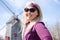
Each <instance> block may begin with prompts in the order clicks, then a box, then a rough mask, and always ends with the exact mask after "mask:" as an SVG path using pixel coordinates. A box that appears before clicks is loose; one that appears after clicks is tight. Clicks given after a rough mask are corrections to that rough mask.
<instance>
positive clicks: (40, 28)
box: [34, 23, 52, 40]
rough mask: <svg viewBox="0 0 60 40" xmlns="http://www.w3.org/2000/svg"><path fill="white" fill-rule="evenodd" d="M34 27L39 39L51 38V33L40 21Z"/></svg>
mask: <svg viewBox="0 0 60 40" xmlns="http://www.w3.org/2000/svg"><path fill="white" fill-rule="evenodd" d="M34 28H35V30H36V32H37V35H38V36H39V38H40V39H41V40H52V37H51V34H50V32H49V31H48V29H47V28H46V27H45V25H43V24H42V23H37V24H36V25H35V26H34Z"/></svg>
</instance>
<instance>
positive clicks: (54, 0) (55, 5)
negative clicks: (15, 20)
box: [0, 0, 60, 36]
mask: <svg viewBox="0 0 60 40" xmlns="http://www.w3.org/2000/svg"><path fill="white" fill-rule="evenodd" d="M2 1H3V2H4V3H5V4H6V5H7V6H8V7H9V8H10V9H11V10H12V11H13V12H14V13H15V14H16V15H19V16H18V17H19V19H20V20H21V16H22V12H23V8H24V6H25V4H26V2H28V1H31V0H28V1H27V0H2ZM33 1H35V2H37V3H38V4H39V5H40V7H41V10H42V13H43V21H44V22H45V23H47V24H48V25H51V24H54V23H55V22H56V21H60V19H59V18H60V0H39V1H38V0H33ZM11 16H12V13H11V12H10V11H9V10H8V9H7V8H6V6H5V5H4V4H3V3H2V2H1V0H0V29H1V28H2V27H4V26H5V24H6V22H7V21H8V19H9V18H10V17H11ZM4 30H5V28H4V29H3V30H0V35H3V36H4V35H5V32H4V33H3V31H4ZM2 33H3V34H2Z"/></svg>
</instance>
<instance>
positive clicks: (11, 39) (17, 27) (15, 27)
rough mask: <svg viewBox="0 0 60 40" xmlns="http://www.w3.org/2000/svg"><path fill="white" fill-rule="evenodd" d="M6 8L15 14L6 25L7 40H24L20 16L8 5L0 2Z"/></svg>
mask: <svg viewBox="0 0 60 40" xmlns="http://www.w3.org/2000/svg"><path fill="white" fill-rule="evenodd" d="M0 1H1V2H2V3H3V4H4V6H5V7H6V8H7V9H8V10H9V11H10V12H11V13H12V14H13V16H11V18H9V20H8V21H7V23H6V36H5V40H22V38H21V22H20V20H19V19H18V16H17V15H15V13H14V12H13V11H12V10H11V9H10V8H9V7H8V5H7V4H6V3H5V2H4V1H5V0H4V1H3V0H0Z"/></svg>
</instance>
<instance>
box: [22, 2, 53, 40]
mask: <svg viewBox="0 0 60 40" xmlns="http://www.w3.org/2000/svg"><path fill="white" fill-rule="evenodd" d="M22 19H23V31H22V39H23V40H52V37H51V34H50V33H49V31H48V29H47V28H46V27H45V24H44V23H43V22H42V12H41V9H40V7H39V5H38V4H37V3H35V2H29V3H27V4H26V6H25V8H24V12H23V18H22Z"/></svg>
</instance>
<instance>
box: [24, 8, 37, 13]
mask: <svg viewBox="0 0 60 40" xmlns="http://www.w3.org/2000/svg"><path fill="white" fill-rule="evenodd" d="M35 10H36V8H30V9H29V8H25V9H24V11H25V12H28V11H30V12H35Z"/></svg>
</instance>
